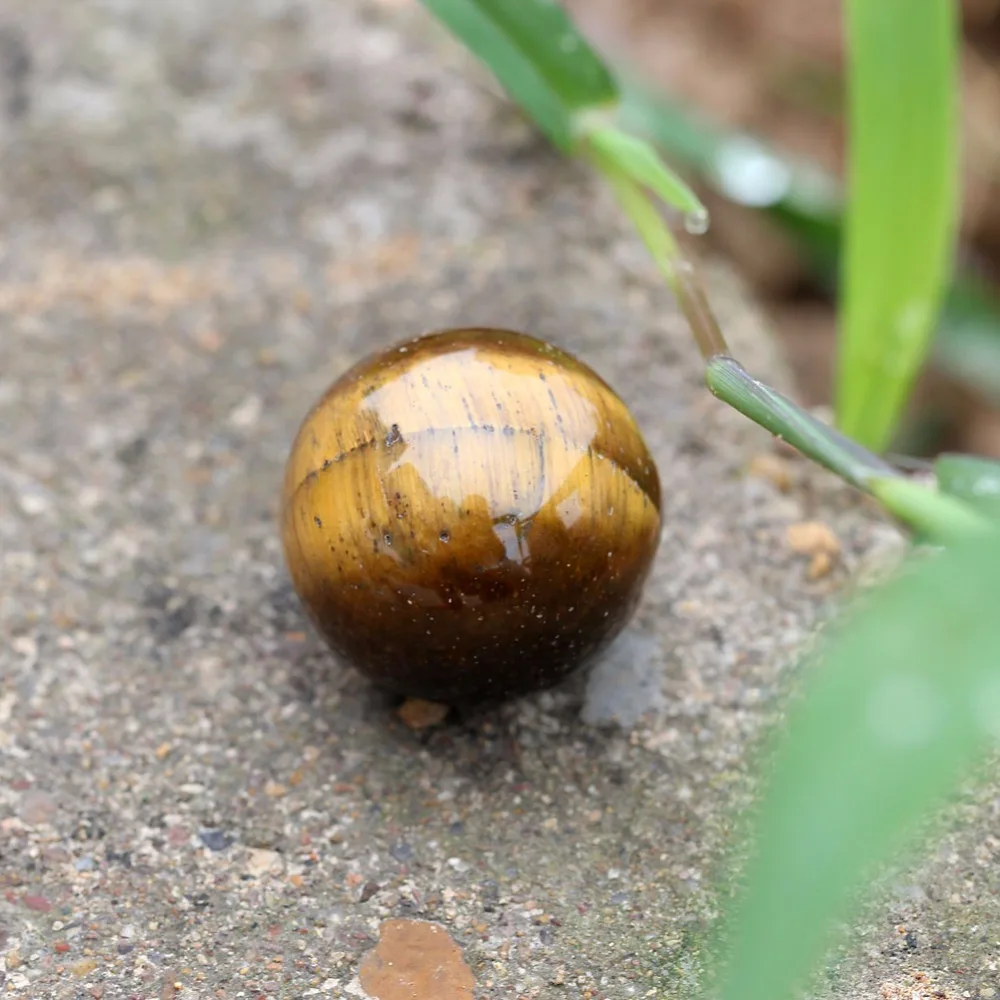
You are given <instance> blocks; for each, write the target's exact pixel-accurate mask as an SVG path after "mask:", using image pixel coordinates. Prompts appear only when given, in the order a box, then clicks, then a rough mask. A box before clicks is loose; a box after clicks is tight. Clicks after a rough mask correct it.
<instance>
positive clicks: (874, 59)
mask: <svg viewBox="0 0 1000 1000" xmlns="http://www.w3.org/2000/svg"><path fill="white" fill-rule="evenodd" d="M846 12H847V37H848V44H849V53H850V62H849V75H848V96H849V108H848V113H849V117H848V130H849V135H848V139H849V161H848V195H849V198H848V203H847V217H846V232H845V247H844V260H843V277H844V287H843V302H842V306H843V308H842V329H841V341H840V345H839V349H840V358H839V370H838V376H837V378H838V384H837V420H838V424H839V426H840V428H841V430H843V431H844V433H845V434H848V435H849V436H851V437H853V438H856V439H857V440H858V441H860V442H861V443H862V444H865V445H867V446H868V447H869V448H872V449H873V450H876V451H880V450H882V449H884V448H885V447H886V446H887V445H888V444H889V442H890V440H891V437H892V435H893V433H894V431H895V428H896V425H897V422H898V420H899V417H900V414H901V413H902V410H903V408H904V406H905V404H906V402H907V399H908V397H909V394H910V391H911V389H912V386H913V382H914V379H915V377H916V375H917V373H918V371H919V369H920V367H921V365H922V364H923V362H924V359H925V357H926V355H927V351H928V346H929V342H930V338H931V334H932V332H933V329H934V325H935V323H936V320H937V316H938V312H939V309H940V304H941V298H942V294H943V292H944V288H945V284H946V281H947V279H948V277H949V274H950V268H951V252H952V248H953V241H954V236H955V227H956V220H957V217H958V192H957V174H958V169H957V160H958V124H957V109H956V103H957V97H956V95H957V84H956V52H957V49H958V27H957V21H958V15H957V10H956V2H955V0H878V2H877V3H873V2H871V0H847V3H846Z"/></svg>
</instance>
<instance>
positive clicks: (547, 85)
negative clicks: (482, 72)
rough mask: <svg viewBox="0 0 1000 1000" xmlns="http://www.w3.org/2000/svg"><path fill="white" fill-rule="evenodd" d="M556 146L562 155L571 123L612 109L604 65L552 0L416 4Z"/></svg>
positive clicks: (611, 86)
mask: <svg viewBox="0 0 1000 1000" xmlns="http://www.w3.org/2000/svg"><path fill="white" fill-rule="evenodd" d="M423 3H424V6H425V7H427V9H428V10H429V11H430V12H431V13H432V14H433V15H434V16H435V17H437V18H438V20H439V21H441V22H442V24H444V25H445V26H446V27H447V28H448V29H449V30H450V31H451V32H452V33H453V34H454V35H455V36H456V37H457V38H459V39H460V40H461V41H462V42H463V43H464V44H465V45H466V46H467V47H468V48H469V49H470V51H472V52H473V53H474V54H475V55H476V56H477V57H478V58H479V59H480V60H481V61H482V62H483V63H485V64H486V66H487V67H488V68H489V69H490V70H491V71H492V72H493V74H494V76H496V78H497V80H498V81H499V82H500V83H501V84H502V85H503V87H504V88H505V89H506V90H507V91H508V93H509V94H510V95H511V96H512V97H513V98H514V100H515V101H517V102H518V103H519V104H520V105H521V106H522V107H523V108H524V109H525V111H527V112H528V114H530V115H531V117H532V118H534V120H535V122H536V123H537V124H538V126H539V128H541V129H542V131H544V132H545V133H546V135H547V136H548V137H549V139H550V140H551V141H552V142H553V143H555V145H556V146H558V147H559V148H561V149H563V150H564V151H568V150H569V149H571V148H572V146H573V144H574V142H575V138H576V129H575V117H576V115H577V114H578V113H579V112H580V111H582V110H585V109H592V108H595V107H601V106H605V105H609V104H611V103H613V102H614V101H615V100H616V98H617V93H618V92H617V88H616V86H615V82H614V80H613V79H612V77H611V74H610V73H609V72H608V69H607V67H606V66H605V65H604V63H603V61H602V60H601V59H600V57H598V56H597V54H596V53H595V52H594V51H593V49H591V47H590V45H589V44H588V43H587V42H586V40H585V39H584V38H583V36H582V35H581V34H580V33H579V32H578V31H577V30H576V28H575V26H574V25H573V23H572V21H570V19H569V17H568V16H567V14H566V12H565V11H564V10H563V8H562V6H561V5H560V4H558V3H555V2H553V0H517V2H516V3H511V2H510V0H423Z"/></svg>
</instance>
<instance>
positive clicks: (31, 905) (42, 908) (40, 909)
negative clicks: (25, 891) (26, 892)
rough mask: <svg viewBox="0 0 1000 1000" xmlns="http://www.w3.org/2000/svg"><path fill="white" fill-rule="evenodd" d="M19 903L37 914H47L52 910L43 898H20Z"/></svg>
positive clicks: (50, 905)
mask: <svg viewBox="0 0 1000 1000" xmlns="http://www.w3.org/2000/svg"><path fill="white" fill-rule="evenodd" d="M21 902H22V903H24V905H25V906H26V907H27V908H28V909H29V910H35V911H36V912H37V913H48V912H49V910H51V909H52V904H51V903H50V902H49V901H48V900H47V899H46V898H45V897H44V896H22V897H21Z"/></svg>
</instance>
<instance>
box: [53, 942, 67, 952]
mask: <svg viewBox="0 0 1000 1000" xmlns="http://www.w3.org/2000/svg"><path fill="white" fill-rule="evenodd" d="M53 947H54V948H55V950H56V951H57V952H58V953H59V954H60V955H65V954H66V952H67V951H69V942H68V941H56V943H55V944H54V945H53Z"/></svg>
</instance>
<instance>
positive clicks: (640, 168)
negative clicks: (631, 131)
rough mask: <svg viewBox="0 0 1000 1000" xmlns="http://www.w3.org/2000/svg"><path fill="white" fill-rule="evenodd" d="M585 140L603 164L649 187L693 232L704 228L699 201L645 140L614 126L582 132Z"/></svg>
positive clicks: (704, 216) (704, 217)
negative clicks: (611, 164)
mask: <svg viewBox="0 0 1000 1000" xmlns="http://www.w3.org/2000/svg"><path fill="white" fill-rule="evenodd" d="M585 138H586V141H587V142H589V143H590V144H591V146H593V148H594V149H595V150H597V151H598V152H599V153H600V154H601V156H602V157H603V158H605V160H606V161H611V162H612V163H614V164H615V166H616V168H617V169H618V171H619V172H621V173H623V174H625V175H626V176H628V177H630V178H631V179H632V181H633V182H634V183H636V184H641V185H642V186H644V187H648V188H649V189H650V190H651V191H652V192H653V193H654V194H656V195H657V197H659V198H661V199H662V200H663V201H664V202H666V203H667V204H668V205H671V206H673V207H674V208H676V209H679V210H680V211H681V212H683V213H684V215H685V217H686V218H685V223H686V225H687V226H688V228H690V229H692V230H693V231H702V227H703V226H706V225H707V222H708V211H707V209H706V208H705V206H704V205H703V204H702V203H701V200H700V199H699V198H698V196H697V195H696V194H695V193H694V191H692V190H691V188H689V187H688V186H687V184H685V183H684V181H683V180H681V178H680V177H678V176H677V175H676V174H675V173H674V172H673V171H671V170H669V169H668V168H667V167H666V166H665V165H664V163H663V161H662V160H661V159H660V158H659V156H658V155H657V153H656V150H655V149H654V148H653V147H652V146H651V145H650V144H649V143H648V142H646V140H645V139H637V138H636V137H635V136H631V135H628V134H627V133H625V132H623V131H621V130H620V129H618V128H615V127H613V126H602V127H596V128H593V129H589V130H587V131H586V132H585Z"/></svg>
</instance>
